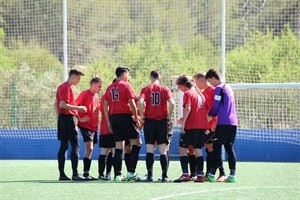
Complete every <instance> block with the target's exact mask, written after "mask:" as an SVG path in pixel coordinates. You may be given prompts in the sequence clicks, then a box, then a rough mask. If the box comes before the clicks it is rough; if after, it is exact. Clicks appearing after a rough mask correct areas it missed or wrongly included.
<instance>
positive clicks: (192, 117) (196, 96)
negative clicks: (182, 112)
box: [183, 90, 208, 129]
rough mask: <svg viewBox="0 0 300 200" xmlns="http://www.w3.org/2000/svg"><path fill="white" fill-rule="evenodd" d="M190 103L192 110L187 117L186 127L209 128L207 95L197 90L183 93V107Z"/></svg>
mask: <svg viewBox="0 0 300 200" xmlns="http://www.w3.org/2000/svg"><path fill="white" fill-rule="evenodd" d="M186 105H190V107H191V111H190V113H189V115H188V117H187V119H186V122H185V127H184V129H208V122H207V106H206V102H205V97H204V95H203V94H202V93H199V92H197V91H196V90H188V91H186V92H184V94H183V107H185V106H186Z"/></svg>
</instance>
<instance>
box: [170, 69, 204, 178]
mask: <svg viewBox="0 0 300 200" xmlns="http://www.w3.org/2000/svg"><path fill="white" fill-rule="evenodd" d="M176 84H177V85H178V88H179V89H180V90H181V91H182V92H183V93H184V94H183V117H182V126H181V135H180V141H179V146H180V147H179V153H180V164H181V169H182V173H183V174H182V175H181V177H179V179H177V180H175V181H174V182H182V181H189V180H190V176H189V173H188V156H187V148H188V146H189V145H191V146H192V147H193V148H194V151H195V155H196V161H197V179H196V180H195V182H203V181H204V177H203V164H204V161H203V155H202V151H201V148H202V147H203V146H204V139H205V131H206V130H207V129H208V121H207V106H206V102H205V97H204V96H203V94H202V93H200V92H198V91H197V90H196V88H195V85H194V81H193V80H192V79H191V78H190V77H188V76H186V75H181V76H179V77H178V78H177V80H176Z"/></svg>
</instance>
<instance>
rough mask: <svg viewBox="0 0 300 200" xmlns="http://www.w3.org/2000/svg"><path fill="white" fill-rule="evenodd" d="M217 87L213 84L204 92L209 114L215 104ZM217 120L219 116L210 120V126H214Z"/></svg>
mask: <svg viewBox="0 0 300 200" xmlns="http://www.w3.org/2000/svg"><path fill="white" fill-rule="evenodd" d="M214 92H215V88H214V87H213V86H209V87H208V88H206V89H205V90H204V91H203V92H202V94H203V95H204V97H205V99H206V105H207V108H208V111H207V115H208V112H209V110H210V108H211V107H212V105H213V102H214V98H215V93H214ZM216 121H217V117H213V118H212V120H210V121H209V123H208V125H209V128H211V127H212V125H213V124H214V123H215V122H216Z"/></svg>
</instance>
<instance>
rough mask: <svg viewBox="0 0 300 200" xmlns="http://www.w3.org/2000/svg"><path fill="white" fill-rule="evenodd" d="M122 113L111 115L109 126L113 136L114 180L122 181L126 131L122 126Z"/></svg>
mask: <svg viewBox="0 0 300 200" xmlns="http://www.w3.org/2000/svg"><path fill="white" fill-rule="evenodd" d="M123 116H124V115H122V114H113V115H111V126H112V131H113V137H114V141H115V154H114V159H113V167H114V173H115V181H123V180H124V176H123V175H122V162H123V160H122V157H123V149H124V141H125V139H126V137H125V136H126V134H125V133H126V132H125V131H124V127H123V118H124V117H123Z"/></svg>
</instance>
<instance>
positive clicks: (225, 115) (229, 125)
mask: <svg viewBox="0 0 300 200" xmlns="http://www.w3.org/2000/svg"><path fill="white" fill-rule="evenodd" d="M205 78H206V79H207V81H208V82H209V83H210V84H211V85H212V86H214V87H215V91H214V94H215V96H214V102H213V105H212V107H211V109H210V111H209V113H208V115H209V117H214V116H217V117H218V120H217V126H216V131H215V136H214V144H213V149H214V151H213V161H212V166H211V170H210V173H209V174H208V176H207V177H208V179H209V181H211V182H215V181H216V179H215V173H216V169H217V168H218V167H219V166H220V163H221V151H222V149H221V148H222V145H224V147H225V151H226V153H227V155H228V164H229V169H230V175H229V176H228V178H227V179H226V181H227V182H231V183H236V181H237V180H236V177H235V170H236V155H235V152H234V149H233V144H234V140H235V136H236V131H237V125H238V119H237V113H236V106H235V100H234V95H233V91H232V88H231V87H230V86H229V85H228V84H226V83H224V82H223V81H222V80H221V74H220V72H219V71H217V70H216V69H210V70H208V72H207V73H206V75H205Z"/></svg>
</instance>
